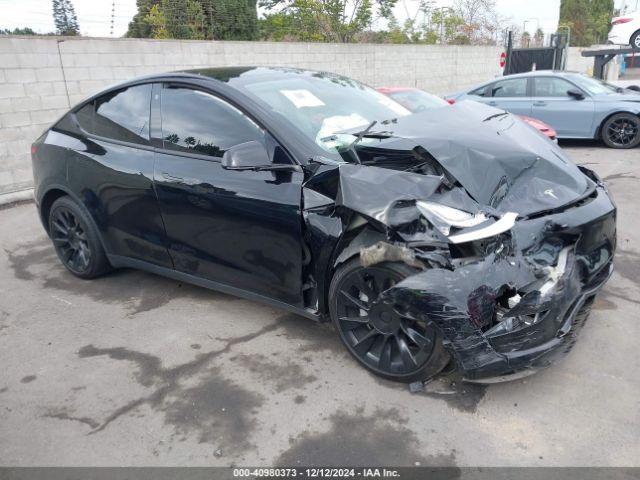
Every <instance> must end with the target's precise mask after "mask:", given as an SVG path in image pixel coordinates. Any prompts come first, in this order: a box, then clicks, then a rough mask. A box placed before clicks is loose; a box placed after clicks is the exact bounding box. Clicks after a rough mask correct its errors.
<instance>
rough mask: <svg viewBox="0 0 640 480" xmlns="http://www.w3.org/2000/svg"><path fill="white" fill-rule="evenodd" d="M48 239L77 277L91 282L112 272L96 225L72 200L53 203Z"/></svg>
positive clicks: (63, 199)
mask: <svg viewBox="0 0 640 480" xmlns="http://www.w3.org/2000/svg"><path fill="white" fill-rule="evenodd" d="M49 236H50V237H51V241H52V242H53V247H54V248H55V250H56V253H57V254H58V258H59V259H60V261H61V262H62V264H63V265H64V266H65V268H66V269H67V270H69V271H70V272H71V273H73V274H74V275H75V276H76V277H79V278H83V279H91V278H95V277H98V276H100V275H102V274H104V273H106V272H108V271H109V270H111V265H110V264H109V260H108V259H107V255H106V254H105V251H104V248H102V243H101V242H100V237H99V236H98V232H97V231H96V229H95V227H94V226H93V222H92V221H91V219H90V218H89V216H88V214H86V213H85V211H84V210H83V209H82V208H80V206H78V204H77V203H76V202H74V201H73V200H72V199H71V198H70V197H60V198H58V199H57V200H56V201H55V202H53V205H52V206H51V210H50V211H49Z"/></svg>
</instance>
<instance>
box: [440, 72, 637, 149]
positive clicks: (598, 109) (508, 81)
mask: <svg viewBox="0 0 640 480" xmlns="http://www.w3.org/2000/svg"><path fill="white" fill-rule="evenodd" d="M446 98H447V99H451V100H455V101H460V100H465V99H468V100H475V101H477V102H482V103H486V104H488V105H491V106H494V107H497V108H501V109H503V110H506V111H508V112H511V113H514V114H517V115H527V116H530V117H533V118H536V119H538V120H542V121H543V122H545V123H547V124H549V125H551V126H552V127H553V128H554V129H555V130H556V132H557V134H558V138H577V139H600V140H602V141H603V142H604V143H605V144H606V145H607V146H608V147H611V148H634V147H637V146H638V145H640V93H639V92H636V91H632V90H628V89H624V88H620V87H616V86H614V85H610V84H608V83H606V82H603V81H601V80H597V79H595V78H593V77H589V76H587V75H583V74H580V73H574V72H555V71H543V70H540V71H536V72H529V73H521V74H517V75H509V76H506V77H501V78H499V79H494V80H493V81H491V82H487V83H484V84H482V85H477V86H475V87H473V88H471V89H469V90H467V91H464V92H459V93H456V94H451V95H448V96H447V97H446Z"/></svg>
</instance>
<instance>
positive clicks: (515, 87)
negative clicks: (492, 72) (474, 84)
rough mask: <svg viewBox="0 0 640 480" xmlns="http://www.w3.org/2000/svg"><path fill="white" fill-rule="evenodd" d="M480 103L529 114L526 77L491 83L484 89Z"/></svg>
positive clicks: (511, 111) (529, 103) (514, 112)
mask: <svg viewBox="0 0 640 480" xmlns="http://www.w3.org/2000/svg"><path fill="white" fill-rule="evenodd" d="M480 98H481V100H480V101H481V102H482V103H486V104H487V105H491V106H493V107H496V108H501V109H502V110H506V111H507V112H510V113H513V114H516V115H531V103H532V98H531V95H530V91H529V80H528V78H526V77H519V78H506V79H504V80H499V81H497V82H494V83H492V84H491V85H489V86H488V87H486V89H485V94H484V96H483V97H480Z"/></svg>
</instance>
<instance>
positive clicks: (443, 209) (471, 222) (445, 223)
mask: <svg viewBox="0 0 640 480" xmlns="http://www.w3.org/2000/svg"><path fill="white" fill-rule="evenodd" d="M416 207H418V210H420V213H422V215H424V216H425V217H426V218H427V220H429V221H431V223H433V224H434V226H435V227H436V228H437V229H438V230H440V232H441V233H442V234H443V235H449V231H450V230H451V227H456V228H470V227H476V226H478V225H480V224H482V223H484V222H486V221H487V217H486V216H485V215H484V213H482V212H479V213H476V214H475V215H474V214H472V213H469V212H465V211H464V210H458V209H457V208H452V207H447V206H445V205H440V204H439V203H433V202H424V201H418V202H416Z"/></svg>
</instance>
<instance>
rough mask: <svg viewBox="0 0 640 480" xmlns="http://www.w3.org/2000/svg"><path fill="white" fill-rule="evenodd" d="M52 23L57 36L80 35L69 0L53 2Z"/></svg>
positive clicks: (54, 0)
mask: <svg viewBox="0 0 640 480" xmlns="http://www.w3.org/2000/svg"><path fill="white" fill-rule="evenodd" d="M53 23H54V24H55V26H56V31H57V33H58V35H68V36H74V35H80V26H79V25H78V18H77V17H76V11H75V9H74V8H73V4H72V3H71V0H53Z"/></svg>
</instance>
